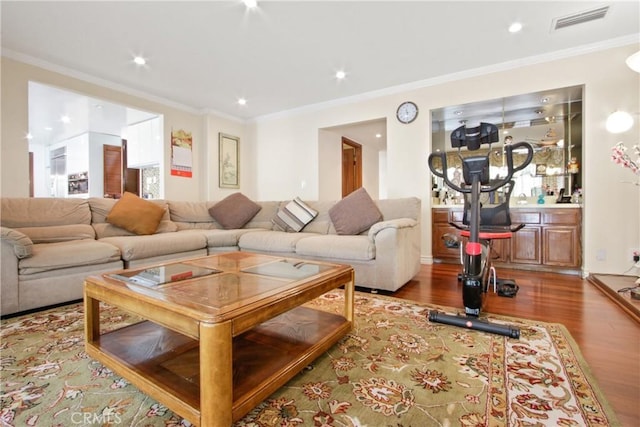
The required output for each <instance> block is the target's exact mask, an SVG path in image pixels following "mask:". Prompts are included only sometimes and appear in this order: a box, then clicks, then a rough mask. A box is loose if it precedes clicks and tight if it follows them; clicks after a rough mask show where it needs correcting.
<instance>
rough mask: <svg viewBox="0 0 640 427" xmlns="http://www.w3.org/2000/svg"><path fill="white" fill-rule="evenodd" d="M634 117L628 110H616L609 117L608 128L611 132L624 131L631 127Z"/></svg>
mask: <svg viewBox="0 0 640 427" xmlns="http://www.w3.org/2000/svg"><path fill="white" fill-rule="evenodd" d="M631 126H633V117H631V114H629V113H627V112H626V111H616V112H614V113H611V114H610V115H609V117H607V124H606V127H607V130H608V131H609V132H611V133H622V132H626V131H628V130H629V129H631Z"/></svg>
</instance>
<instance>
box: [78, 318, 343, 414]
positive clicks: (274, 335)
mask: <svg viewBox="0 0 640 427" xmlns="http://www.w3.org/2000/svg"><path fill="white" fill-rule="evenodd" d="M350 330H351V322H349V321H348V320H346V319H345V318H344V317H343V316H340V315H337V314H332V313H328V312H324V311H320V310H315V309H312V308H308V307H297V308H294V309H293V310H290V311H288V312H286V313H284V314H281V315H280V316H277V317H275V318H273V319H271V320H269V321H267V322H265V323H262V324H260V325H259V326H257V327H255V328H253V329H251V330H249V331H247V332H245V333H243V334H241V335H238V336H236V337H234V338H233V350H232V357H233V407H232V419H233V421H237V420H239V419H240V418H242V417H243V416H244V415H245V414H246V413H247V412H249V411H250V410H251V409H253V408H254V407H255V406H256V405H257V404H259V403H260V402H261V401H263V400H264V399H265V398H266V397H268V396H269V395H270V394H272V393H273V392H274V391H276V390H277V389H278V388H280V387H281V386H282V385H284V384H285V383H286V382H287V381H288V380H289V379H291V378H292V377H293V376H295V375H296V374H297V373H298V372H299V371H300V370H302V369H303V368H304V367H306V366H307V365H309V364H310V363H311V362H312V361H313V360H314V359H316V358H317V357H318V356H320V355H321V354H322V353H324V352H325V351H326V350H328V349H329V348H330V347H331V346H332V345H334V344H335V343H336V342H337V341H339V340H340V339H341V338H342V337H344V336H345V335H346V334H347V333H348V332H349V331H350ZM202 350H203V349H202ZM200 351H201V349H200V345H199V342H198V341H197V340H194V339H192V338H189V337H187V336H185V335H182V334H180V333H178V332H175V331H172V330H170V329H167V328H165V327H162V326H160V325H157V324H155V323H153V322H150V321H143V322H140V323H136V324H133V325H129V326H126V327H124V328H121V329H117V330H114V331H111V332H106V333H104V334H102V335H99V336H98V337H97V338H96V339H95V340H93V341H91V342H88V343H87V353H88V354H89V355H90V356H91V357H93V358H95V359H97V360H99V361H101V362H103V363H104V364H105V365H107V366H109V367H110V368H111V369H112V370H113V371H114V372H116V373H117V374H119V375H121V376H122V377H124V378H126V379H127V380H128V381H129V382H130V383H132V384H133V385H135V386H137V387H138V388H140V389H141V391H143V392H144V393H146V394H148V395H150V396H151V397H152V398H154V399H156V400H157V401H159V402H160V403H162V404H163V405H165V406H167V407H168V408H169V409H171V410H172V411H174V412H175V413H176V414H178V415H180V416H181V417H183V418H186V419H187V420H189V421H190V422H191V423H192V424H194V425H200V401H201V399H200V381H201V378H200V374H199V373H200V366H199V361H200ZM206 351H212V352H215V351H216V349H215V348H211V349H207V350H206ZM215 380H216V379H215V378H210V379H208V381H215Z"/></svg>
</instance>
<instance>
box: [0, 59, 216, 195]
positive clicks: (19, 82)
mask: <svg viewBox="0 0 640 427" xmlns="http://www.w3.org/2000/svg"><path fill="white" fill-rule="evenodd" d="M1 67H2V69H1V72H0V75H1V76H2V82H1V90H2V99H1V103H2V106H1V110H2V111H1V117H2V130H1V136H2V139H1V150H0V155H1V162H2V170H1V171H0V194H2V196H5V197H26V196H28V195H29V184H28V183H29V169H28V167H27V165H28V141H27V139H26V135H27V132H28V127H29V125H28V83H29V81H30V80H32V81H37V82H40V83H42V84H47V85H51V86H56V87H60V88H63V89H67V90H71V91H75V92H78V93H82V94H86V95H88V96H90V97H94V98H98V99H104V100H105V101H109V102H113V103H116V104H121V105H127V106H130V107H133V108H135V109H139V110H143V111H154V112H157V113H158V114H162V115H163V116H164V119H163V125H164V129H163V135H164V141H163V150H164V153H163V158H165V159H168V158H171V157H170V153H171V141H170V138H171V130H172V129H174V130H179V129H183V130H185V131H187V132H191V133H192V135H193V145H194V146H193V156H194V159H201V158H202V153H203V152H206V151H207V145H208V144H209V142H210V141H207V140H206V139H205V133H206V127H205V117H204V115H202V114H199V113H197V112H194V111H190V110H189V109H187V108H179V107H176V106H168V105H170V103H169V102H167V103H161V102H160V101H150V100H148V99H143V98H140V97H138V96H134V95H130V94H127V93H124V92H122V91H117V90H113V89H110V88H107V87H103V86H99V85H97V84H94V83H88V82H86V81H83V80H79V79H77V78H73V77H69V76H66V75H63V74H60V73H57V72H53V71H49V70H45V69H43V68H40V67H36V66H34V65H30V64H26V63H23V62H19V61H15V60H13V59H8V58H6V57H2V63H1ZM205 167H206V166H205V164H204V161H203V162H200V163H197V164H194V168H193V178H183V177H176V176H172V175H171V170H170V167H169V165H166V167H163V173H164V176H163V182H164V195H165V198H168V199H171V198H173V199H180V200H200V199H201V198H203V197H204V194H202V193H201V192H200V189H201V186H202V184H201V183H202V181H203V179H204V178H203V174H204V173H205V170H204V168H205Z"/></svg>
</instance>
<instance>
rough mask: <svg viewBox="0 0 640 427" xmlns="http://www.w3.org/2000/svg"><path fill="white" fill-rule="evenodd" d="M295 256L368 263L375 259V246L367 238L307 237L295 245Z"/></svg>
mask: <svg viewBox="0 0 640 427" xmlns="http://www.w3.org/2000/svg"><path fill="white" fill-rule="evenodd" d="M296 255H300V256H309V257H314V258H331V259H339V260H356V261H370V260H373V259H375V257H376V245H375V244H374V243H373V241H372V240H371V239H370V238H369V237H367V236H336V235H324V236H309V237H305V238H304V239H300V240H299V241H298V242H297V243H296Z"/></svg>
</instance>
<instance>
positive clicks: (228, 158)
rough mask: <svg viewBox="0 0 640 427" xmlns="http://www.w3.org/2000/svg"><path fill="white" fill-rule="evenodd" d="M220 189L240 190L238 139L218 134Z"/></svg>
mask: <svg viewBox="0 0 640 427" xmlns="http://www.w3.org/2000/svg"><path fill="white" fill-rule="evenodd" d="M218 157H219V161H220V166H219V170H220V180H219V186H220V188H240V138H238V137H237V136H231V135H227V134H224V133H219V134H218Z"/></svg>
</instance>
